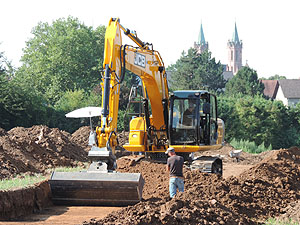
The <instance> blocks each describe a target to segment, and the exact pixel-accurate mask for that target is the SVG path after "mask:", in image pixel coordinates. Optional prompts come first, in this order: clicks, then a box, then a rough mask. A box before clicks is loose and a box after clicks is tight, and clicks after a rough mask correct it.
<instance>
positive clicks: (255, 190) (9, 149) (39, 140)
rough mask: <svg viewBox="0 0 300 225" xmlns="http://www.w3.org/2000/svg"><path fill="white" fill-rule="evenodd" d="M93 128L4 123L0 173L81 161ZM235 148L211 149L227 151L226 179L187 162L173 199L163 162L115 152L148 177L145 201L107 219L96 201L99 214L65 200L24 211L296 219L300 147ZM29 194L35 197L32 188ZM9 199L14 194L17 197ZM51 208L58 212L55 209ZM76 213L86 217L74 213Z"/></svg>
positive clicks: (1, 210)
mask: <svg viewBox="0 0 300 225" xmlns="http://www.w3.org/2000/svg"><path fill="white" fill-rule="evenodd" d="M88 132H89V128H88V127H83V128H80V129H79V130H78V131H76V132H75V133H74V134H72V135H71V134H68V133H67V132H63V131H60V130H58V129H50V128H48V127H44V126H34V127H32V128H27V129H25V128H14V129H13V130H11V131H9V132H5V131H4V130H0V160H1V161H2V163H1V165H0V178H1V179H3V178H9V177H14V176H16V175H17V174H19V173H23V172H27V173H37V172H39V173H47V172H48V171H49V168H50V169H51V168H54V167H57V166H76V165H82V164H83V162H85V161H86V160H87V159H86V151H87V150H88V149H87V148H86V140H87V139H86V137H87V136H88ZM122 141H124V140H122ZM230 150H231V148H230V147H224V148H222V149H221V150H219V151H214V152H210V153H209V154H212V155H219V156H220V157H222V158H223V162H224V176H223V179H220V178H218V177H217V176H216V175H212V174H203V173H200V172H199V171H190V170H188V169H185V192H184V193H183V194H178V195H177V196H176V197H175V199H172V200H171V201H169V200H168V189H167V187H168V175H167V174H166V172H165V165H164V164H159V163H154V162H151V161H149V160H142V161H140V162H137V163H136V162H135V161H132V160H131V159H130V157H127V158H124V157H123V158H120V159H119V160H118V166H119V171H120V172H140V173H142V175H143V177H144V178H145V180H146V183H145V187H144V192H143V198H144V200H143V201H142V202H140V203H138V204H136V205H134V206H130V207H125V208H123V209H121V210H118V211H116V212H112V213H111V214H110V215H108V216H107V217H105V218H103V219H101V217H102V216H104V215H103V214H106V213H109V212H110V209H109V208H103V209H106V210H107V211H106V212H105V213H102V214H100V212H103V209H101V210H100V212H99V211H98V209H99V208H97V207H96V208H93V209H94V211H93V212H94V213H95V214H94V213H93V212H92V211H91V210H89V211H84V210H86V209H87V208H82V209H80V208H76V207H75V208H72V207H70V208H68V209H67V212H66V213H62V212H63V211H64V210H66V208H64V209H62V208H57V210H56V209H55V208H53V207H50V209H47V210H48V214H47V210H44V211H42V212H41V214H35V215H32V216H30V217H26V218H24V217H23V218H22V219H23V220H24V219H25V220H26V221H27V222H29V221H31V222H29V223H32V222H34V221H35V220H40V221H39V222H42V223H48V222H49V223H48V224H50V223H52V224H53V223H54V222H55V218H56V219H59V221H60V224H62V221H63V222H64V223H67V224H77V223H82V222H83V221H84V220H85V221H86V222H85V224H103V223H111V224H115V223H121V224H145V223H147V224H162V223H163V224H183V223H187V224H257V223H260V222H262V221H264V220H265V219H267V218H269V217H277V216H281V217H287V216H288V217H293V218H295V219H299V215H298V214H299V213H295V209H298V208H299V207H300V206H299V205H300V204H299V203H298V200H299V197H300V196H299V194H298V193H299V189H300V179H299V177H298V174H299V172H300V171H299V170H300V164H299V163H300V149H298V148H291V149H287V150H284V149H283V150H279V151H270V152H267V153H263V154H260V155H256V156H255V155H251V154H247V153H242V155H241V159H240V161H239V162H237V161H236V160H235V159H232V158H230V157H229V156H228V153H229V151H230ZM206 154H207V153H206ZM45 159H47V160H45ZM232 175H233V176H232ZM2 194H8V193H2ZM0 195H1V192H0ZM12 195H15V193H12ZM23 197H24V196H23ZM29 198H32V197H30V195H29ZM7 201H13V198H11V199H8V200H7ZM34 201H35V203H34V204H33V207H32V209H29V208H28V207H27V211H28V210H31V211H36V212H38V211H40V210H41V209H42V208H45V207H46V208H47V206H49V205H51V204H49V203H47V201H46V200H41V199H39V198H36V197H35V200H34ZM34 201H31V202H34ZM41 201H42V203H39V202H41ZM37 203H38V204H37ZM7 204H8V203H6V206H5V204H3V202H2V204H1V203H0V217H1V218H2V219H3V218H5V217H3V215H6V216H9V213H10V212H8V211H7V210H8V208H9V207H7ZM39 204H40V205H39ZM12 205H13V204H12ZM13 206H15V205H13ZM13 206H12V207H11V208H13ZM78 209H79V210H78ZM5 210H6V211H5ZM22 210H23V211H24V212H27V211H26V210H24V209H21V208H20V210H18V213H19V214H16V213H15V215H12V217H11V218H13V217H16V216H18V215H20V214H21V212H22ZM51 210H56V212H53V211H51ZM111 210H114V209H111ZM78 211H79V212H78ZM5 212H6V214H5ZM80 212H81V213H80ZM52 213H53V214H55V215H54V216H50V215H52ZM89 213H90V214H89ZM27 214H28V213H27ZM49 214H50V215H49ZM56 214H58V215H59V216H57V215H56ZM78 214H82V217H78V216H76V218H75V216H74V215H78ZM46 215H47V216H46ZM68 215H69V216H68ZM39 217H40V219H39ZM297 217H298V218H297ZM42 218H44V219H42ZM72 218H74V219H72ZM28 220H29V221H28ZM19 224H24V222H21V223H19ZM39 224H41V223H39Z"/></svg>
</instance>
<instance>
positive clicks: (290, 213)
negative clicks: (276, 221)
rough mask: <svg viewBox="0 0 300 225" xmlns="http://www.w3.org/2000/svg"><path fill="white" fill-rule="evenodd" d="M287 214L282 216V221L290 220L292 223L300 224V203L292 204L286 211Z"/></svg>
mask: <svg viewBox="0 0 300 225" xmlns="http://www.w3.org/2000/svg"><path fill="white" fill-rule="evenodd" d="M284 211H285V213H284V214H283V215H281V216H280V219H282V220H286V219H287V218H290V219H291V220H292V221H294V222H297V223H298V224H300V201H299V200H298V201H296V202H293V203H291V204H290V205H289V206H288V207H286V208H285V209H284Z"/></svg>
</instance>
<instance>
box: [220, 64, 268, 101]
mask: <svg viewBox="0 0 300 225" xmlns="http://www.w3.org/2000/svg"><path fill="white" fill-rule="evenodd" d="M263 91H264V85H263V83H261V82H260V81H259V80H258V78H257V73H256V71H255V70H253V69H251V68H249V67H246V66H245V67H242V68H241V69H240V70H239V71H238V73H237V74H236V75H235V76H234V77H233V78H232V79H231V80H229V81H228V83H227V84H226V89H225V93H226V94H227V95H237V94H242V95H250V96H255V95H257V94H258V95H260V94H263Z"/></svg>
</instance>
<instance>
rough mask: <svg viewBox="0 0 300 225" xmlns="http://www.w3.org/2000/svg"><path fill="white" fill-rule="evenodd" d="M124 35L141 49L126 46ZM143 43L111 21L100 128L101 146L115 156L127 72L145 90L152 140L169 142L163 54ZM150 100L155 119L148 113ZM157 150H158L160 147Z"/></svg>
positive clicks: (117, 23) (103, 79) (107, 33)
mask: <svg viewBox="0 0 300 225" xmlns="http://www.w3.org/2000/svg"><path fill="white" fill-rule="evenodd" d="M121 31H124V34H125V35H127V36H128V37H129V38H130V39H131V40H132V41H133V42H134V43H135V44H136V45H137V47H133V46H129V45H122V36H121ZM150 47H152V46H151V45H150V44H148V43H144V42H142V41H141V40H140V39H139V38H138V37H137V35H136V34H135V33H133V32H130V30H129V29H125V28H124V27H123V26H122V25H121V24H120V20H119V19H113V18H112V19H110V21H109V24H108V27H107V29H106V34H105V51H104V62H103V68H104V74H103V78H102V84H101V85H102V108H103V111H102V115H101V126H99V127H97V128H96V133H97V139H98V146H99V147H100V148H102V147H108V148H109V149H108V150H110V151H112V152H113V153H114V151H115V147H116V145H117V140H116V139H117V136H116V132H117V119H118V109H119V108H118V107H119V95H120V83H121V82H122V80H123V79H124V74H125V69H127V70H129V71H131V72H133V73H134V74H136V75H137V76H139V77H140V79H141V82H142V85H143V88H144V92H143V93H144V96H143V97H144V101H145V108H146V109H145V123H146V127H147V131H148V136H149V137H150V139H151V137H155V139H161V140H166V139H167V122H168V101H167V100H168V98H169V90H168V85H167V79H166V72H165V67H164V63H163V60H162V58H161V56H160V54H159V52H157V51H155V50H153V49H151V48H150ZM148 100H149V101H150V104H151V111H152V115H151V118H150V115H149V110H148V112H147V105H148ZM156 147H157V146H156Z"/></svg>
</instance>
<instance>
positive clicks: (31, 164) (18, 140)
mask: <svg viewBox="0 0 300 225" xmlns="http://www.w3.org/2000/svg"><path fill="white" fill-rule="evenodd" d="M70 139H71V135H70V134H69V133H67V132H65V131H61V130H59V129H57V128H48V127H47V126H33V127H31V128H24V127H16V128H13V129H11V130H10V131H8V132H7V134H6V135H3V136H0V160H1V162H2V163H1V164H0V178H1V179H3V178H9V177H13V176H15V175H17V174H20V173H44V172H46V170H47V169H51V168H54V167H58V166H71V167H72V166H77V165H81V164H82V163H81V162H82V161H86V160H87V156H86V152H85V151H84V149H83V148H82V147H80V146H78V145H76V144H74V143H72V142H71V141H70Z"/></svg>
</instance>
